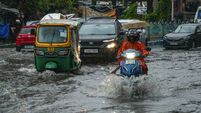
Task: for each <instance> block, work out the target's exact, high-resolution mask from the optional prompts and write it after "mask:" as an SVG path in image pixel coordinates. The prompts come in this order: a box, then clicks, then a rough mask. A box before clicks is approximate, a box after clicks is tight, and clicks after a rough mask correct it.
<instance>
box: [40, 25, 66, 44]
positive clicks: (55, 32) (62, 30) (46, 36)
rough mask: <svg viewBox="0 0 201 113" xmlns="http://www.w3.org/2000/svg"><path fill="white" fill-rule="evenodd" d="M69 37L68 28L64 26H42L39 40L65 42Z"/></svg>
mask: <svg viewBox="0 0 201 113" xmlns="http://www.w3.org/2000/svg"><path fill="white" fill-rule="evenodd" d="M67 39H68V34H67V29H66V27H64V26H40V27H39V30H38V42H41V43H64V42H66V41H67Z"/></svg>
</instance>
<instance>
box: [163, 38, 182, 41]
mask: <svg viewBox="0 0 201 113" xmlns="http://www.w3.org/2000/svg"><path fill="white" fill-rule="evenodd" d="M167 40H168V41H181V40H183V39H182V38H180V39H167Z"/></svg>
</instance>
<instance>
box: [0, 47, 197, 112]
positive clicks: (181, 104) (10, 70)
mask: <svg viewBox="0 0 201 113" xmlns="http://www.w3.org/2000/svg"><path fill="white" fill-rule="evenodd" d="M151 48H152V50H151V52H150V54H149V56H148V57H147V58H146V59H145V60H146V64H147V66H148V68H149V71H148V75H144V76H140V77H137V78H135V79H134V78H130V79H128V78H126V77H121V76H118V75H119V73H120V70H118V71H117V72H116V74H111V73H110V72H111V71H112V70H114V69H115V67H117V66H118V62H117V61H110V62H109V61H107V62H99V60H96V61H95V63H91V62H86V61H85V60H82V62H83V64H82V67H81V73H80V74H75V73H70V72H66V73H55V72H54V71H50V70H46V71H43V72H37V71H36V69H35V65H34V54H33V52H16V50H15V48H1V52H0V62H1V63H0V100H1V101H0V108H1V109H0V112H1V113H17V112H18V113H50V112H51V113H200V112H201V77H200V73H201V53H200V51H201V48H193V49H190V50H165V49H164V48H163V47H161V46H153V47H151Z"/></svg>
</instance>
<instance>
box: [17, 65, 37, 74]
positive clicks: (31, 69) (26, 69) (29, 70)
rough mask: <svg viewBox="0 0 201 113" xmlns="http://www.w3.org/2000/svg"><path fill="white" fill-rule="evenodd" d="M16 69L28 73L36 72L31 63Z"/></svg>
mask: <svg viewBox="0 0 201 113" xmlns="http://www.w3.org/2000/svg"><path fill="white" fill-rule="evenodd" d="M18 71H20V72H25V73H29V74H31V73H36V69H35V67H34V65H33V64H31V65H29V66H27V67H22V68H20V69H18Z"/></svg>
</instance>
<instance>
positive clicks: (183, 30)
mask: <svg viewBox="0 0 201 113" xmlns="http://www.w3.org/2000/svg"><path fill="white" fill-rule="evenodd" d="M195 28H196V26H190V25H180V26H178V27H177V29H176V30H175V33H193V32H195Z"/></svg>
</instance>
